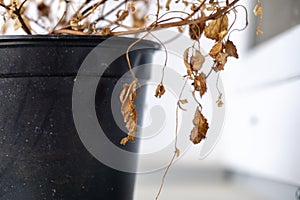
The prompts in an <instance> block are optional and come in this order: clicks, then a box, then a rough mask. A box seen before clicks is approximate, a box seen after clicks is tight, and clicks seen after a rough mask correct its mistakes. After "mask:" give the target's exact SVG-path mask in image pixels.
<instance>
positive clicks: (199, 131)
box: [190, 107, 209, 144]
mask: <svg viewBox="0 0 300 200" xmlns="http://www.w3.org/2000/svg"><path fill="white" fill-rule="evenodd" d="M193 124H194V128H193V129H192V131H191V134H190V140H191V141H192V142H193V143H194V144H198V143H200V142H201V140H202V139H205V138H206V133H207V131H208V128H209V126H208V123H207V119H206V118H205V117H204V116H203V115H202V113H201V112H200V109H199V107H197V108H196V111H195V114H194V119H193Z"/></svg>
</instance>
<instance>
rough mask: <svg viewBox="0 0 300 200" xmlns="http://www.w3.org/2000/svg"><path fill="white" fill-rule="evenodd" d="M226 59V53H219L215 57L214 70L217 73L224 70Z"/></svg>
mask: <svg viewBox="0 0 300 200" xmlns="http://www.w3.org/2000/svg"><path fill="white" fill-rule="evenodd" d="M227 57H228V54H227V53H219V54H218V55H217V57H216V62H217V66H216V68H215V69H216V70H217V71H221V70H224V66H225V64H226V62H227Z"/></svg>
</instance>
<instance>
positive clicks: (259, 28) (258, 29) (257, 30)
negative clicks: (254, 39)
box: [256, 26, 264, 35]
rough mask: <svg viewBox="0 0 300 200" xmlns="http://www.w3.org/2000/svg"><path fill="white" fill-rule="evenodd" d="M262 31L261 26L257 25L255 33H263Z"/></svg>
mask: <svg viewBox="0 0 300 200" xmlns="http://www.w3.org/2000/svg"><path fill="white" fill-rule="evenodd" d="M263 33H264V32H263V31H262V30H261V27H260V26H259V27H257V29H256V35H260V34H263Z"/></svg>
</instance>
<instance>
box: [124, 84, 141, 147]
mask: <svg viewBox="0 0 300 200" xmlns="http://www.w3.org/2000/svg"><path fill="white" fill-rule="evenodd" d="M136 84H137V81H136V80H134V81H132V82H131V84H130V85H129V84H124V85H123V90H122V92H121V94H120V101H121V103H122V106H121V113H122V115H123V118H124V122H125V123H126V128H127V130H128V136H127V137H125V138H123V139H122V140H121V141H120V144H122V145H125V144H126V143H127V142H128V141H131V142H133V141H134V136H135V133H136V131H137V127H136V125H137V113H136V107H135V104H134V99H135V97H136Z"/></svg>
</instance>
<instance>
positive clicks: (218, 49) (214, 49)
mask: <svg viewBox="0 0 300 200" xmlns="http://www.w3.org/2000/svg"><path fill="white" fill-rule="evenodd" d="M222 51H223V43H222V42H221V41H219V42H217V43H216V44H215V45H214V46H213V47H212V48H211V50H210V52H209V55H210V56H211V57H213V58H216V56H217V55H218V54H219V53H221V52H222Z"/></svg>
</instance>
